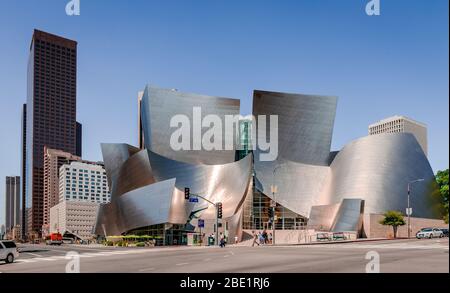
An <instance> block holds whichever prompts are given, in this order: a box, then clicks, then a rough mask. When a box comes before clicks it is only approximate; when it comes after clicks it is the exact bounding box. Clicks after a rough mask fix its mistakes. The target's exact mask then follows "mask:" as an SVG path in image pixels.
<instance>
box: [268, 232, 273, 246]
mask: <svg viewBox="0 0 450 293" xmlns="http://www.w3.org/2000/svg"><path fill="white" fill-rule="evenodd" d="M272 241H273V236H272V233H269V244H272Z"/></svg>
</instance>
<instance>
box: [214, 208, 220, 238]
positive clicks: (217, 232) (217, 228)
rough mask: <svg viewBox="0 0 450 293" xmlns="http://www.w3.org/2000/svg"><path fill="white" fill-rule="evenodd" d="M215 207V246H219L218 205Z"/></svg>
mask: <svg viewBox="0 0 450 293" xmlns="http://www.w3.org/2000/svg"><path fill="white" fill-rule="evenodd" d="M215 207H216V237H215V238H216V239H215V240H216V245H217V246H218V245H219V204H217V203H216V204H215Z"/></svg>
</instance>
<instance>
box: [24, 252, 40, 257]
mask: <svg viewBox="0 0 450 293" xmlns="http://www.w3.org/2000/svg"><path fill="white" fill-rule="evenodd" d="M25 253H28V254H29V255H32V256H34V257H42V255H40V254H36V253H31V252H25Z"/></svg>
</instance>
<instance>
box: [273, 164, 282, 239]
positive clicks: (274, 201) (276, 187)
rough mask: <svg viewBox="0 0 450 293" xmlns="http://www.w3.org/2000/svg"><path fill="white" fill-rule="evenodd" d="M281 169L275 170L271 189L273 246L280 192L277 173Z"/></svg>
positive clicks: (276, 168) (278, 167)
mask: <svg viewBox="0 0 450 293" xmlns="http://www.w3.org/2000/svg"><path fill="white" fill-rule="evenodd" d="M280 168H281V166H277V167H275V169H273V181H272V182H273V184H272V187H271V189H272V190H271V191H272V199H273V204H272V245H275V214H276V207H277V201H276V198H275V194H276V193H277V192H278V186H276V185H275V173H276V172H277V170H278V169H280Z"/></svg>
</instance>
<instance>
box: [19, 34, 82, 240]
mask: <svg viewBox="0 0 450 293" xmlns="http://www.w3.org/2000/svg"><path fill="white" fill-rule="evenodd" d="M76 67H77V42H76V41H73V40H69V39H66V38H63V37H59V36H56V35H52V34H49V33H46V32H42V31H39V30H35V31H34V33H33V37H32V41H31V45H30V53H29V60H28V89H27V105H26V123H24V124H26V129H25V130H24V131H23V132H24V133H23V136H25V137H26V138H25V139H24V141H23V148H26V154H25V158H24V161H25V164H23V166H22V168H23V169H25V170H23V171H24V172H25V173H26V176H25V211H26V212H27V215H26V217H27V234H28V236H30V237H31V238H33V237H38V236H40V235H41V227H42V225H43V224H44V147H45V146H47V147H49V148H52V149H59V150H62V151H65V152H68V153H71V154H75V153H76V152H77V122H76V96H77V89H76V85H77V70H76Z"/></svg>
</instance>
